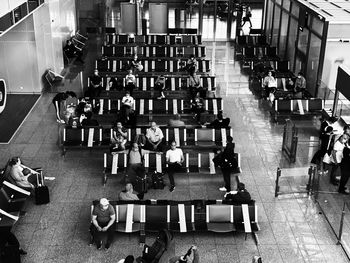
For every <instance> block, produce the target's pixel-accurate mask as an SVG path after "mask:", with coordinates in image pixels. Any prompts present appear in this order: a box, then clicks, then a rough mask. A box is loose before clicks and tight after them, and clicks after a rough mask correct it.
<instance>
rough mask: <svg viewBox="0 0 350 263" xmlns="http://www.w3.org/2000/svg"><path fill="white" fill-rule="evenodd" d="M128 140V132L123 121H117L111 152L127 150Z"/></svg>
mask: <svg viewBox="0 0 350 263" xmlns="http://www.w3.org/2000/svg"><path fill="white" fill-rule="evenodd" d="M127 141H128V132H127V130H126V129H125V128H124V127H123V125H122V123H121V122H117V125H116V127H114V128H113V133H112V138H111V144H112V145H111V152H114V151H123V150H125V145H126V143H127Z"/></svg>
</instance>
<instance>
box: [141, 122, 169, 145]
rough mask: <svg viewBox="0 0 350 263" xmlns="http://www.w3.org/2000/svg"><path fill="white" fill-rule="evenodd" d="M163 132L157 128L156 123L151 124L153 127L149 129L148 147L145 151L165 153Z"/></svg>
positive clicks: (147, 132) (147, 136) (147, 135)
mask: <svg viewBox="0 0 350 263" xmlns="http://www.w3.org/2000/svg"><path fill="white" fill-rule="evenodd" d="M163 138H164V135H163V132H162V130H161V129H160V128H159V127H158V126H157V124H156V123H155V122H152V123H151V127H150V128H148V129H147V131H146V139H147V141H146V145H145V149H147V150H150V151H158V152H162V151H163Z"/></svg>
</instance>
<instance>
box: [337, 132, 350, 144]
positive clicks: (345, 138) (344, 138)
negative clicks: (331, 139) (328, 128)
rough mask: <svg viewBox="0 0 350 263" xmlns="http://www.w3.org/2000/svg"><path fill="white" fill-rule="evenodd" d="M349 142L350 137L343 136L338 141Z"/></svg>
mask: <svg viewBox="0 0 350 263" xmlns="http://www.w3.org/2000/svg"><path fill="white" fill-rule="evenodd" d="M348 140H349V135H347V134H343V135H342V136H340V137H339V139H338V141H339V142H341V143H343V144H344V143H346V142H347V141H348Z"/></svg>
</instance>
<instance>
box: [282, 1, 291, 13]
mask: <svg viewBox="0 0 350 263" xmlns="http://www.w3.org/2000/svg"><path fill="white" fill-rule="evenodd" d="M283 8H284V9H286V10H287V11H289V10H290V0H283Z"/></svg>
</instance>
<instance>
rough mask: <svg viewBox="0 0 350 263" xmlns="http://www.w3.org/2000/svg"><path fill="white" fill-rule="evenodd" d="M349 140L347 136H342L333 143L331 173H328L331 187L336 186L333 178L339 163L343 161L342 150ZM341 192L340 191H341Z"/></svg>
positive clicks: (335, 180)
mask: <svg viewBox="0 0 350 263" xmlns="http://www.w3.org/2000/svg"><path fill="white" fill-rule="evenodd" d="M348 139H349V136H348V135H347V134H343V135H341V136H340V137H339V139H338V140H337V141H336V142H335V143H334V146H333V150H332V154H331V167H332V168H331V173H330V175H329V176H330V177H329V179H330V183H331V184H333V185H338V181H337V179H336V176H335V172H336V171H337V169H338V167H339V165H340V163H341V162H342V159H343V150H344V147H345V145H346V143H347V141H348ZM341 190H342V189H341Z"/></svg>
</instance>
